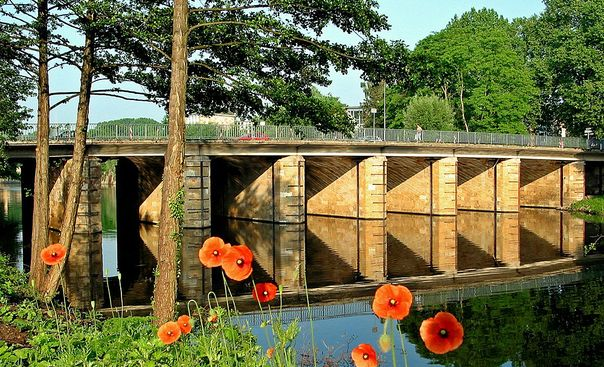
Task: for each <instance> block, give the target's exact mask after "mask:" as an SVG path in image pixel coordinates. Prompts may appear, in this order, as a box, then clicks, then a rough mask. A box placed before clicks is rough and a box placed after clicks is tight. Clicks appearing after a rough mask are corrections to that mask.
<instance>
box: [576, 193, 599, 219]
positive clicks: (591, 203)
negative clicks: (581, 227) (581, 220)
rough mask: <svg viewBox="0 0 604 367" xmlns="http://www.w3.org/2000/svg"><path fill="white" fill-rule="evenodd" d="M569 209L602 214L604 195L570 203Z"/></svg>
mask: <svg viewBox="0 0 604 367" xmlns="http://www.w3.org/2000/svg"><path fill="white" fill-rule="evenodd" d="M569 210H571V211H573V212H581V213H587V214H592V215H599V216H604V196H593V197H590V198H587V199H583V200H579V201H577V202H574V203H572V204H571V206H570V208H569Z"/></svg>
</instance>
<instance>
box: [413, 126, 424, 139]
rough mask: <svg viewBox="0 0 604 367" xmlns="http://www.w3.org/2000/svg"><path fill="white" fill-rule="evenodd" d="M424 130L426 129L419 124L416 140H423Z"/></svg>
mask: <svg viewBox="0 0 604 367" xmlns="http://www.w3.org/2000/svg"><path fill="white" fill-rule="evenodd" d="M422 131H424V130H423V129H422V127H421V126H419V124H418V125H417V128H416V129H415V141H421V140H422Z"/></svg>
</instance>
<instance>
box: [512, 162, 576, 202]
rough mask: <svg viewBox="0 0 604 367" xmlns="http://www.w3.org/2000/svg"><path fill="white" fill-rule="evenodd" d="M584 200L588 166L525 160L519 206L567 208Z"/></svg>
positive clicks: (521, 171) (522, 168) (573, 163)
mask: <svg viewBox="0 0 604 367" xmlns="http://www.w3.org/2000/svg"><path fill="white" fill-rule="evenodd" d="M584 196H585V162H582V161H578V162H570V163H566V162H559V161H531V160H523V161H522V163H521V170H520V205H521V206H525V207H541V208H556V209H561V208H566V207H568V206H569V205H570V204H571V203H573V202H574V201H577V200H581V199H583V198H584Z"/></svg>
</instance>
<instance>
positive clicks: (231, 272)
mask: <svg viewBox="0 0 604 367" xmlns="http://www.w3.org/2000/svg"><path fill="white" fill-rule="evenodd" d="M253 259H254V255H253V254H252V251H251V250H250V249H249V248H248V247H247V246H246V245H239V246H231V247H230V248H229V249H228V251H227V252H226V253H225V254H224V255H222V269H224V272H225V273H226V275H227V277H229V278H231V279H233V280H237V281H242V280H244V279H246V278H247V277H249V276H250V275H252V260H253Z"/></svg>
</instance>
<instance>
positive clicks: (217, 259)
mask: <svg viewBox="0 0 604 367" xmlns="http://www.w3.org/2000/svg"><path fill="white" fill-rule="evenodd" d="M229 247H231V245H229V244H228V243H227V244H225V243H224V241H223V240H222V238H220V237H210V238H208V239H207V240H205V241H204V242H203V246H201V249H200V250H199V261H201V263H202V264H203V265H205V266H207V267H208V268H215V267H217V266H220V265H222V256H223V255H224V253H225V252H226V251H227V250H228V248H229Z"/></svg>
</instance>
